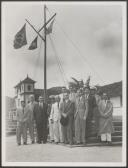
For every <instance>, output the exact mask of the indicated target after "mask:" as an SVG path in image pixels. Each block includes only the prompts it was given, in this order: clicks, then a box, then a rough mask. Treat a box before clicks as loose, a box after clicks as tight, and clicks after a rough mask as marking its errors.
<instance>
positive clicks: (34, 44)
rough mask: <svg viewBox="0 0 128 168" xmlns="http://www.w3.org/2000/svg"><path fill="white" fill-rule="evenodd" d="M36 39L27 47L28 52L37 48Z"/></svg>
mask: <svg viewBox="0 0 128 168" xmlns="http://www.w3.org/2000/svg"><path fill="white" fill-rule="evenodd" d="M37 38H38V36H37V37H36V38H35V39H34V40H33V41H32V43H31V45H30V46H29V48H28V49H29V50H34V49H36V48H37Z"/></svg>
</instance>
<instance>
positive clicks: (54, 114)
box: [50, 95, 60, 144]
mask: <svg viewBox="0 0 128 168" xmlns="http://www.w3.org/2000/svg"><path fill="white" fill-rule="evenodd" d="M59 102H60V97H59V96H58V95H56V96H55V103H54V104H53V105H52V109H51V116H50V118H51V119H52V121H53V132H54V141H55V143H56V144H58V143H59V142H60V111H59Z"/></svg>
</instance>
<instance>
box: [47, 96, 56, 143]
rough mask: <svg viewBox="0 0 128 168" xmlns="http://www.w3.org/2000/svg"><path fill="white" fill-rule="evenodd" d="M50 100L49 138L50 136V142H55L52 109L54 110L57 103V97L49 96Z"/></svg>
mask: <svg viewBox="0 0 128 168" xmlns="http://www.w3.org/2000/svg"><path fill="white" fill-rule="evenodd" d="M49 98H50V104H49V106H48V113H49V119H48V120H49V136H50V141H51V142H54V131H53V119H52V114H51V109H52V106H53V104H54V103H55V96H53V95H51V96H49Z"/></svg>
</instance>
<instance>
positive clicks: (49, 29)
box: [46, 20, 54, 34]
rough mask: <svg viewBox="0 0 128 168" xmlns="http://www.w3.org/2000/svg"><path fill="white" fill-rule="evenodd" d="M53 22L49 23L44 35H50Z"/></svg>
mask: <svg viewBox="0 0 128 168" xmlns="http://www.w3.org/2000/svg"><path fill="white" fill-rule="evenodd" d="M53 23H54V20H53V21H52V22H51V24H50V25H49V27H48V28H46V34H50V33H52V27H53Z"/></svg>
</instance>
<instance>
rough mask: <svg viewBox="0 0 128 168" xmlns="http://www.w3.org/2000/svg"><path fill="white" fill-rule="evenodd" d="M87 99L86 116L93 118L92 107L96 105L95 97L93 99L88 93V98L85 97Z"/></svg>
mask: <svg viewBox="0 0 128 168" xmlns="http://www.w3.org/2000/svg"><path fill="white" fill-rule="evenodd" d="M85 99H86V98H85ZM87 101H88V116H87V118H88V119H92V118H93V112H94V109H95V107H96V99H95V97H94V96H92V95H89V96H88V98H87Z"/></svg>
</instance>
